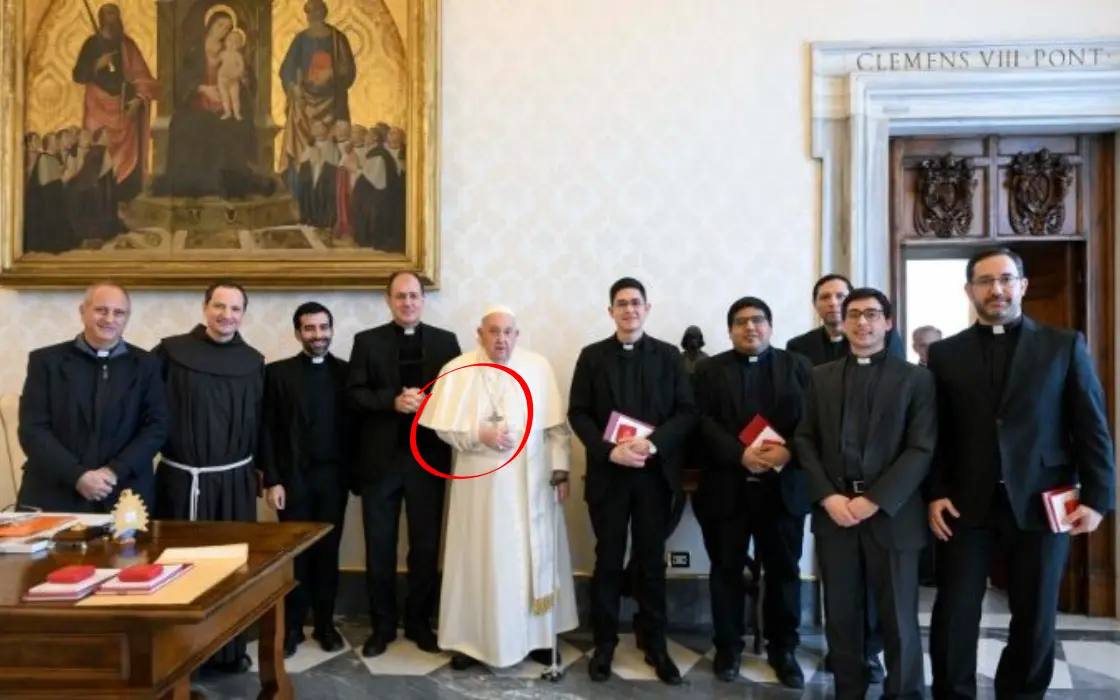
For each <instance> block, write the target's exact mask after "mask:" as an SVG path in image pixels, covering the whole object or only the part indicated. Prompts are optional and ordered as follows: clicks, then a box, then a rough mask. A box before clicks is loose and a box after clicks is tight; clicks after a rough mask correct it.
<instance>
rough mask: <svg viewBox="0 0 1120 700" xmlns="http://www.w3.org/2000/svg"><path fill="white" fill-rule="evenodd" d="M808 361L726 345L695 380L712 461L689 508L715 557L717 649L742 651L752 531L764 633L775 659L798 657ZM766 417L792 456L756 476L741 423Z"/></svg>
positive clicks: (778, 661)
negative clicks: (800, 458) (801, 426)
mask: <svg viewBox="0 0 1120 700" xmlns="http://www.w3.org/2000/svg"><path fill="white" fill-rule="evenodd" d="M810 371H811V370H810V366H809V361H808V360H807V359H805V358H804V357H802V356H800V355H797V354H794V353H790V352H786V351H784V350H779V349H777V348H767V349H766V350H764V351H763V352H762V353H760V354H759V355H757V356H753V357H752V356H748V355H744V354H741V353H739V352H736V351H734V350H729V351H727V352H723V353H720V354H718V355H716V356H715V357H713V358H711V359H710V360H707V361H706V362H704V363H702V364H701V365H699V366H698V367H697V369H696V373H695V375H693V380H694V382H695V385H696V406H697V410H698V411H699V414H700V425H701V432H702V435H703V437H704V440H705V443H706V447H707V454H708V459H707V460H706V461H705V462H704V464H703V465H702V471H701V473H700V483H699V485H698V486H697V490H696V494H695V495H694V496H693V499H692V502H693V509H694V511H695V513H696V517H697V520H698V521H699V522H700V526H701V528H702V531H703V534H704V545H705V548H706V549H707V551H708V558H709V560H710V561H711V573H710V575H709V579H708V583H709V586H710V587H711V596H712V621H713V623H714V625H715V640H714V641H715V645H716V648H717V650H719V651H723V652H724V653H725V654H726V655H728V658H730V659H733V660H738V658H739V656H740V654H741V653H742V650H743V639H742V638H743V634H744V633H745V629H744V625H743V620H744V596H745V591H744V582H743V569H744V567H745V566H746V559H747V547H748V546H749V544H750V540H751V538H752V537H753V538H754V541H755V552H756V556H757V557H758V558H759V560H760V561H761V563H762V567H763V569H764V571H765V576H764V578H763V585H764V586H765V591H764V594H763V610H762V615H763V630H764V633H765V635H766V640H767V652H768V656H769V657H770V659H771V661H772V663H775V664H778V665H780V664H784V663H787V662H788V661H790V660H791V659H792V654H793V651H794V649H795V648H796V647H797V645H798V644H799V643H800V637H799V635H798V633H797V629H798V627H799V625H800V622H801V552H802V547H803V543H804V538H805V516H806V515H807V514H808V512H809V501H808V497H807V495H806V491H805V479H804V473H803V472H802V470H801V468H800V466H799V465H798V463H797V455H796V453H795V452H794V451H793V447H794V446H793V436H794V431H795V430H796V428H797V423H798V421H800V419H801V413H802V407H803V402H804V392H805V388H806V386H807V385H808V383H809V373H810ZM759 415H760V416H762V417H763V418H764V419H766V421H767V422H768V423H769V424H770V426H771V427H772V428H773V429H774V430H776V431H777V432H778V434H779V435H782V436H783V437H784V438H785V440H786V443H787V447H788V448H789V450H790V453H791V460H790V462H789V463H788V464H786V465H785V466H784V468H783V469H782V470H781V471H780V472H778V471H773V470H769V471H767V472H765V473H763V474H753V473H751V472H750V471H748V470H747V468H746V467H744V466H743V462H742V459H743V453H744V451H745V450H746V445H744V444H743V443H742V442H740V440H739V434H740V433H741V432H742V431H743V428H744V427H746V426H747V424H748V423H750V422H751V420H752V419H754V418H755V416H759Z"/></svg>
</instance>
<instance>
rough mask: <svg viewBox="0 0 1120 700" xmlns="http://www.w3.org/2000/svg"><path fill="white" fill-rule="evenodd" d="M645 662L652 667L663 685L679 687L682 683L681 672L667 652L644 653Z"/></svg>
mask: <svg viewBox="0 0 1120 700" xmlns="http://www.w3.org/2000/svg"><path fill="white" fill-rule="evenodd" d="M645 661H646V663H647V664H649V665H650V666H653V670H654V672H656V673H657V677H658V678H659V679H661V682H662V683H664V684H665V685H680V684H681V682H682V679H681V671H680V669H679V668H677V665H676V664H675V663H673V660H672V659H671V658H669V654H668V653H667V652H663V651H662V652H649V651H647V652H646V656H645Z"/></svg>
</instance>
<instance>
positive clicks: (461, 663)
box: [451, 654, 478, 671]
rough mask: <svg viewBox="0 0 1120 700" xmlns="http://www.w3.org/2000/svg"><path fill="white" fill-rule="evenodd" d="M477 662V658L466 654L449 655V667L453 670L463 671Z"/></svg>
mask: <svg viewBox="0 0 1120 700" xmlns="http://www.w3.org/2000/svg"><path fill="white" fill-rule="evenodd" d="M477 663H478V660H477V659H472V658H471V657H469V656H467V655H466V654H455V655H454V656H452V657H451V669H452V670H454V671H465V670H467V669H468V668H470V667H471V666H474V665H476V664H477Z"/></svg>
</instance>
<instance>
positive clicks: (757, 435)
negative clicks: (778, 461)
mask: <svg viewBox="0 0 1120 700" xmlns="http://www.w3.org/2000/svg"><path fill="white" fill-rule="evenodd" d="M739 442H741V443H743V444H744V445H746V446H747V447H762V446H763V445H784V444H786V439H785V438H784V437H782V436H781V434H780V433H778V431H777V430H774V428H773V427H772V426H771V425H770V422H769V421H767V420H766V419H765V418H763V417H762V414H757V415H755V417H754V418H752V419H751V422H750V423H747V425H746V427H744V428H743V429H742V430H741V431H739ZM783 468H785V465H784V464H783V465H781V466H777V467H774V471H775V472H780V471H782V469H783Z"/></svg>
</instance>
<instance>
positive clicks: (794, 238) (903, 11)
mask: <svg viewBox="0 0 1120 700" xmlns="http://www.w3.org/2000/svg"><path fill="white" fill-rule="evenodd" d="M28 4H29V5H31V6H34V5H36V3H34V2H30V3H28ZM444 5H445V8H444V41H443V43H444V57H443V66H444V73H443V98H444V113H443V149H444V151H443V160H444V174H443V192H442V201H443V212H442V226H443V232H442V236H443V240H444V241H445V244H444V249H443V261H444V263H443V269H444V274H443V287H444V288H443V290H442V291H440V292H439V293H436V294H433V295H432V297H431V298H430V299H429V306H428V313H427V320H428V321H430V322H432V323H436V324H439V325H443V326H447V327H450V328H452V329H453V330H455V331H457V332H458V333H459V337H460V341H461V342H462V343H463V344H464V345H465V346H466V345H469V344H470V343H471V342H472V337H473V329H474V327H475V318H476V317H477V315H478V313H479V311H480V310H481V309H482V307H483V305H484V304H487V303H490V302H493V301H502V302H504V303H508V304H510V305H512V306H514V307H515V308H517V309H518V310H519V311H520V312H521V317H522V325H523V329H524V331H523V340H522V342H523V343H526V344H528V345H530V346H532V347H534V348H535V349H537V350H539V351H541V352H543V353H544V354H545V355H546V356H548V357H549V358H550V359H551V360H552V361H553V362H554V363H555V365H556V371H557V375H558V378H559V380H560V381H561V382H562V383H564V384H566V383H567V382H568V380H569V378H570V376H571V368H572V363H573V362H574V360H575V357H576V353H577V352H578V350H579V348H580V346H581V345H583V344H584V343H587V342H589V341H592V340H595V339H598V338H600V337H603V336H605V335H607V334H608V333H609V332H610V330H611V325H610V322H609V320H608V318H607V316H606V312H605V306H606V289H607V287H608V286H609V285H610V283H611V281H613V280H614V279H615V278H617V277H619V276H621V275H636V276H638V277H640V278H641V279H643V280H644V281H645V282H646V284H647V286H648V289H649V293H650V297H651V300H652V303H653V312H652V314H651V316H650V320H649V330H650V332H651V333H652V334H654V335H657V336H660V337H663V338H665V339H666V340H669V341H671V342H674V343H675V342H677V341H678V340H679V339H680V335H681V333H682V332H683V330H684V328H685V326H687V325H689V324H691V323H696V324H699V325H700V326H701V327H702V328H703V329H704V332H705V334H706V335H707V339H708V341H709V347H708V348H707V349H708V350H709V351H712V352H717V351H720V350H724V349H726V348H727V347H728V342H727V340H726V333H725V330H724V327H723V317H724V314H725V310H726V308H727V306H728V304H729V303H730V302H731V301H732V300H734V299H735V298H736V297H738V296H740V295H743V294H748V293H750V294H757V295H761V296H763V297H764V298H765V299H766V300H767V301H768V302H769V303H770V304H771V306H772V307H773V311H774V314H775V340H776V341H777V342H778V343H781V344H783V345H784V343H785V341H786V339H788V338H789V337H791V336H792V335H795V334H797V333H799V332H801V331H803V330H805V329H806V328H808V327H809V326H811V325H813V324H814V323H815V319H814V317H813V314H812V309H811V307H810V304H809V302H808V296H809V291H808V290H809V286H810V285H811V284H812V281H813V279H814V278H815V276H816V274H817V272H818V270H817V262H816V247H817V230H818V223H817V222H818V217H819V198H818V196H817V187H818V183H819V179H818V171H817V167H816V164H815V163H814V161H812V160H811V159H810V157H809V155H808V150H809V143H808V128H809V125H808V103H807V100H808V94H809V82H808V42H810V41H814V40H842V39H850V40H865V41H877V40H895V41H898V40H914V41H919V40H948V39H960V40H968V39H1005V38H1007V39H1010V38H1034V37H1048V36H1052V37H1070V38H1073V37H1088V36H1093V35H1098V34H1105V33H1115V32H1116V31H1117V27H1120V3H1117V2H1116V0H1069V1H1068V2H1066V3H1063V4H1061V5H1060V6H1059V5H1055V4H1054V3H1052V2H1041V1H1040V0H983V1H980V2H978V1H977V0H942V1H941V2H938V3H911V2H898V1H897V0H890V1H888V0H845V1H844V2H836V0H830V1H827V2H826V1H825V0H785V1H784V2H775V3H762V2H750V1H744V0H689V1H687V2H682V1H681V0H611V1H610V2H602V1H600V0H594V1H593V0H536V1H535V2H509V1H508V0H445V2H444ZM311 298H315V299H318V300H320V301H322V302H324V303H326V304H328V305H329V306H330V307H331V308H332V309H333V310H334V312H335V314H336V318H337V345H336V350H337V351H338V352H339V353H340V354H342V355H343V356H346V355H348V354H349V350H350V343H351V338H352V336H353V334H354V333H355V332H356V331H358V330H360V329H362V328H365V327H368V326H370V325H373V324H378V323H382V322H384V321H385V320H386V318H387V314H386V310H385V307H384V304H383V303H382V300H381V298H380V297H379V296H378V295H377V294H343V293H318V292H316V293H284V294H279V293H277V294H263V293H262V294H256V295H254V296H253V297H252V300H251V304H250V307H249V313H248V317H247V321H246V325H245V328H244V333H245V336H246V337H247V339H248V340H249V341H250V342H252V343H253V344H254V345H256V346H257V347H258V348H260V349H261V350H262V351H263V352H264V353H265V354H266V355H267V356H268V357H269V358H270V359H275V358H279V357H282V356H284V355H286V354H289V353H292V352H294V351H295V349H296V344H295V342H294V341H293V339H292V336H291V333H290V331H289V328H290V325H289V323H290V322H289V316H290V314H291V311H292V309H293V308H294V307H295V305H296V304H297V303H299V302H300V301H303V300H305V299H311ZM77 303H78V298H77V296H76V294H75V293H15V292H11V291H0V310H2V311H3V313H0V337H3V339H4V342H3V343H0V391H4V392H14V391H19V389H20V386H21V384H22V381H23V376H24V367H25V359H26V354H27V352H28V350H29V349H31V348H32V347H33V346H35V345H39V344H44V343H48V342H54V341H57V340H59V339H62V338H65V337H68V336H70V335H71V334H73V333H75V332H76V329H77V315H76V305H77ZM199 310H200V299H199V297H198V295H197V294H193V293H190V294H188V293H139V294H137V295H136V301H135V314H134V320H133V325H132V327H131V328H130V330H129V333H128V336H129V339H130V340H131V341H133V342H135V343H138V344H140V345H143V346H151V345H153V344H154V343H155V342H156V341H157V340H158V339H159V338H160V337H161V336H164V335H168V334H172V333H178V332H182V331H184V330H186V329H188V328H189V327H190V326H191V324H193V323H195V322H196V321H197V320H198V318H199ZM575 455H576V459H577V463H576V465H575V469H576V471H577V473H581V472H582V470H583V460H582V454H581V451H580V450H578V449H577V450H576V451H575ZM577 483H578V480H577ZM575 495H576V498H574V499H573V500H572V501H571V502H570V503H569V506H568V513H569V527H570V530H571V536H572V546H573V548H574V550H575V551H574V558H575V565H576V568H577V570H581V571H588V570H590V567H591V565H592V563H593V552H594V549H593V547H594V541H593V538H592V537H591V535H590V528H589V525H588V521H587V515H586V509H585V507H584V505H583V503H582V500H581V497H582V494H580V493H576V494H575ZM354 505H355V504H351V509H350V513H349V520H348V523H347V529H346V532H345V535H344V537H345V552H344V562H345V564H346V565H350V566H361V565H362V558H361V554H360V552H361V536H360V521H359V519H358V517H357V509H356V508H355V507H354ZM671 547H672V548H673V549H688V550H690V551H691V552H692V561H693V570H695V571H703V570H705V569H706V565H707V560H706V557H705V556H704V554H703V547H702V544H701V541H700V538H699V534H698V530H697V528H696V526H695V523H694V522H693V521H692V520H691V518H688V519H687V520H686V522H685V523H684V524H683V525H682V527H681V529H680V531H678V533H677V534H676V536H675V538H674V542H673V543H672V544H671ZM402 561H403V559H402ZM803 564H804V569H805V571H807V572H808V571H810V570H811V557H810V552H809V550H807V551H806V556H805V559H804V562H803Z"/></svg>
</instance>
